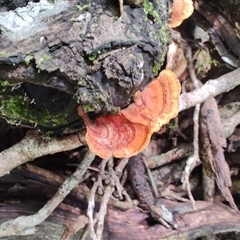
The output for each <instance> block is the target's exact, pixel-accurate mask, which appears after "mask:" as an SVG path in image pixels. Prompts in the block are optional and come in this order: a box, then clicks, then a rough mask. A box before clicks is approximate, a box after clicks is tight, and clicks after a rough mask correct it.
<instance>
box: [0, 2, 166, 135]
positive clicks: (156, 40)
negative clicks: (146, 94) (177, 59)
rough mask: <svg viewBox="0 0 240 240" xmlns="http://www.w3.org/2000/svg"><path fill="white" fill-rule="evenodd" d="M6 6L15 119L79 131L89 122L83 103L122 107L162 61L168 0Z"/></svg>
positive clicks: (4, 68)
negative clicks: (79, 111) (81, 111)
mask: <svg viewBox="0 0 240 240" xmlns="http://www.w3.org/2000/svg"><path fill="white" fill-rule="evenodd" d="M9 2H11V1H9ZM9 4H10V3H9ZM156 4H157V5H156ZM7 6H8V5H7V4H5V8H4V7H3V6H1V7H2V8H1V10H2V12H0V106H1V108H0V114H1V115H2V116H3V117H5V118H6V119H7V120H8V121H9V122H10V123H14V124H20V125H25V126H30V127H36V126H38V127H39V128H40V129H43V130H47V131H53V132H58V133H62V132H69V131H67V130H71V131H72V130H74V129H76V128H79V127H81V125H82V122H81V120H80V118H79V117H78V115H77V106H78V105H79V104H81V105H83V108H84V109H85V111H87V112H92V113H93V114H103V113H106V112H111V113H114V112H117V111H118V110H119V109H120V108H123V107H125V106H127V105H128V104H129V103H130V102H131V99H132V96H133V94H134V93H135V92H136V91H137V90H139V89H143V88H144V87H145V86H146V84H147V83H149V82H150V81H151V80H152V79H153V78H154V76H155V75H157V74H158V72H159V70H160V68H161V66H162V64H163V61H164V57H165V51H166V44H167V42H168V28H167V24H166V22H167V19H168V5H167V3H166V0H161V1H156V3H153V2H145V3H144V5H143V6H141V7H133V6H130V5H124V12H123V14H122V15H121V17H119V6H118V2H117V1H116V2H114V1H107V0H99V1H79V2H75V1H62V0H60V1H55V2H54V3H51V2H48V1H43V0H42V1H40V2H37V3H33V2H29V3H28V4H27V5H26V6H23V7H18V8H16V9H14V10H10V11H9V10H8V8H7ZM159 9H161V10H159ZM4 10H5V11H4Z"/></svg>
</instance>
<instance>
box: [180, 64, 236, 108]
mask: <svg viewBox="0 0 240 240" xmlns="http://www.w3.org/2000/svg"><path fill="white" fill-rule="evenodd" d="M239 76H240V68H237V69H236V70H234V71H232V72H230V73H227V74H224V75H222V76H221V77H219V78H217V79H214V80H208V81H207V82H206V83H205V84H204V85H203V86H201V87H199V88H198V89H196V90H194V91H192V92H189V93H182V94H181V96H180V99H179V111H180V112H181V111H183V110H186V109H188V108H191V107H193V106H195V105H196V104H198V103H202V102H205V101H206V100H207V99H208V98H210V97H215V96H217V95H219V94H220V93H223V92H228V91H230V90H231V89H233V88H235V87H236V86H238V85H240V78H239Z"/></svg>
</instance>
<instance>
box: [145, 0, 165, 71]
mask: <svg viewBox="0 0 240 240" xmlns="http://www.w3.org/2000/svg"><path fill="white" fill-rule="evenodd" d="M160 2H162V4H163V5H162V6H161V5H160V6H158V10H157V9H155V7H154V5H153V3H152V2H149V1H148V0H144V2H143V9H144V12H145V15H146V16H145V19H146V20H148V17H149V16H151V17H152V19H153V21H154V23H156V24H158V25H159V31H156V33H155V36H154V38H155V40H157V39H159V41H160V42H161V46H162V50H163V52H162V55H161V58H160V59H157V60H155V63H154V66H153V69H152V71H153V73H154V74H155V75H157V74H158V73H159V71H160V69H161V66H162V63H163V62H164V58H165V55H166V46H167V43H168V39H169V32H168V27H167V23H166V19H165V17H161V15H160V14H161V13H162V14H166V11H167V9H166V3H165V1H160ZM160 2H159V4H160Z"/></svg>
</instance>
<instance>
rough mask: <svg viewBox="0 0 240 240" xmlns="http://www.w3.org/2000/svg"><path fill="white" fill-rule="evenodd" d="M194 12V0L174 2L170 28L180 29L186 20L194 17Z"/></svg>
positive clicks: (169, 22) (175, 0) (169, 21)
mask: <svg viewBox="0 0 240 240" xmlns="http://www.w3.org/2000/svg"><path fill="white" fill-rule="evenodd" d="M193 11H194V7H193V1H192V0H174V2H173V4H172V12H171V14H170V18H169V20H168V26H169V27H171V28H175V27H178V26H179V25H181V24H182V22H183V21H184V20H185V19H187V18H189V17H190V16H191V15H192V13H193Z"/></svg>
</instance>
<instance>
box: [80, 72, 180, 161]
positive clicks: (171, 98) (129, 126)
mask: <svg viewBox="0 0 240 240" xmlns="http://www.w3.org/2000/svg"><path fill="white" fill-rule="evenodd" d="M180 89H181V87H180V83H179V81H178V79H177V77H176V76H175V74H174V73H173V72H172V71H170V70H163V71H162V72H161V73H160V74H159V76H158V77H157V78H156V79H155V80H153V81H152V82H151V83H150V84H148V85H147V87H146V88H145V89H144V90H143V91H142V92H140V91H138V92H137V93H136V94H135V95H134V102H133V103H132V104H131V105H129V106H128V107H127V108H125V109H123V110H121V111H120V112H119V113H118V114H116V115H106V116H101V117H99V118H97V119H96V120H94V121H91V119H89V117H88V116H87V114H86V113H85V112H84V111H83V109H82V107H81V106H79V107H78V114H79V115H80V116H81V117H82V118H83V121H84V123H85V124H86V127H87V134H86V141H87V143H88V146H89V148H90V150H91V151H92V152H94V153H95V154H96V155H98V156H99V157H101V158H104V159H107V158H110V157H112V156H113V157H117V158H123V157H131V156H134V155H137V154H138V153H139V152H141V151H142V150H144V149H145V148H146V147H147V145H148V143H149V141H150V138H151V136H152V134H153V133H154V132H156V131H158V130H159V129H160V128H161V127H162V125H164V124H167V123H168V122H169V121H170V119H171V118H174V117H175V116H176V115H177V113H178V99H179V95H180Z"/></svg>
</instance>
